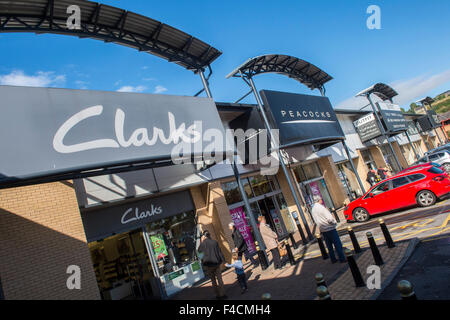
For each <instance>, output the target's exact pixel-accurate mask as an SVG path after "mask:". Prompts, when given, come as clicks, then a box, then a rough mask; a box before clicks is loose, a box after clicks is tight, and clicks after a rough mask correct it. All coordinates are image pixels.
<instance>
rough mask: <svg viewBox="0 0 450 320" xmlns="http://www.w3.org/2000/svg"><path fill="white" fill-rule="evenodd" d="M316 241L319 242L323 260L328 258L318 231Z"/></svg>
mask: <svg viewBox="0 0 450 320" xmlns="http://www.w3.org/2000/svg"><path fill="white" fill-rule="evenodd" d="M316 238H317V243H318V244H319V249H320V253H321V254H322V258H323V260H325V259H328V253H327V250H326V249H325V246H324V245H323V240H322V237H321V236H320V233H316Z"/></svg>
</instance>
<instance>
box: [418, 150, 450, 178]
mask: <svg viewBox="0 0 450 320" xmlns="http://www.w3.org/2000/svg"><path fill="white" fill-rule="evenodd" d="M428 162H435V163H439V164H440V165H441V166H442V169H444V170H445V171H446V172H447V173H448V174H450V152H449V151H448V150H446V149H441V150H437V151H433V152H430V153H428V154H426V155H425V156H423V157H422V158H420V159H419V161H417V162H416V163H415V164H421V163H428Z"/></svg>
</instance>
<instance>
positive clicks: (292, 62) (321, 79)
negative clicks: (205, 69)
mask: <svg viewBox="0 0 450 320" xmlns="http://www.w3.org/2000/svg"><path fill="white" fill-rule="evenodd" d="M241 72H242V74H243V75H245V76H246V77H247V78H251V77H253V76H254V75H257V74H261V73H279V74H282V75H286V76H288V77H289V78H292V79H295V80H297V81H299V82H300V83H302V84H304V85H306V86H307V87H308V88H310V89H311V90H314V89H321V88H323V85H324V83H325V82H327V81H330V80H331V79H333V78H332V77H331V76H330V75H329V74H327V73H326V72H325V71H323V70H321V69H319V68H318V67H316V66H315V65H313V64H311V63H309V62H307V61H305V60H301V59H299V58H296V57H292V56H287V55H281V54H267V55H262V56H257V57H254V58H251V59H248V60H247V61H245V62H244V63H243V64H241V65H240V66H239V67H237V68H236V69H234V70H233V71H232V72H231V73H230V74H228V75H227V76H226V77H227V78H230V77H240V76H241V75H240V73H241Z"/></svg>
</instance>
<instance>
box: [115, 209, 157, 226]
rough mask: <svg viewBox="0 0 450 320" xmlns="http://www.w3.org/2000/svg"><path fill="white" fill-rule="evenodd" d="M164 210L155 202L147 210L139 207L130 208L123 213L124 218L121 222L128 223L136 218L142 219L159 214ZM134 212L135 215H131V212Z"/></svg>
mask: <svg viewBox="0 0 450 320" xmlns="http://www.w3.org/2000/svg"><path fill="white" fill-rule="evenodd" d="M162 212H163V210H162V207H155V206H154V205H153V204H152V205H150V208H148V210H145V211H140V210H139V208H137V207H136V208H128V210H127V211H125V213H124V214H123V215H122V219H120V222H121V223H122V224H126V223H129V222H132V221H136V220H142V219H145V218H147V217H151V216H153V215H158V214H161V213H162ZM132 213H134V216H131V214H132Z"/></svg>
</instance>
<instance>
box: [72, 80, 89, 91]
mask: <svg viewBox="0 0 450 320" xmlns="http://www.w3.org/2000/svg"><path fill="white" fill-rule="evenodd" d="M88 83H89V82H86V81H81V80H76V81H75V84H76V85H77V86H78V88H80V89H82V90H86V89H87V88H88V87H87V85H88Z"/></svg>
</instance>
